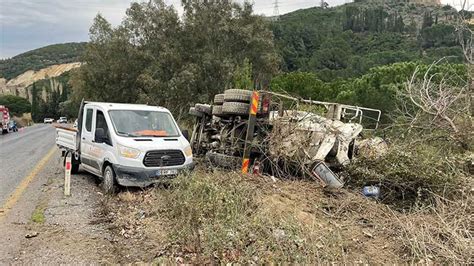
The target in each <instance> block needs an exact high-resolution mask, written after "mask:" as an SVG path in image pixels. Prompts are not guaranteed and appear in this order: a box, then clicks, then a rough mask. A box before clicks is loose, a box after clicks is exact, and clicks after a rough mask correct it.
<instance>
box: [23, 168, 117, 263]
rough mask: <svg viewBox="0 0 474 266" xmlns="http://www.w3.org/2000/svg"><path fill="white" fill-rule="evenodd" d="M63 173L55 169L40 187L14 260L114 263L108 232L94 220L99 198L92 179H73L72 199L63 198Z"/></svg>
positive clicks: (112, 243)
mask: <svg viewBox="0 0 474 266" xmlns="http://www.w3.org/2000/svg"><path fill="white" fill-rule="evenodd" d="M62 174H63V172H62V169H61V167H60V165H59V164H58V165H55V166H54V167H53V169H52V171H51V172H50V174H49V176H48V179H47V181H46V182H45V184H44V185H43V187H42V189H43V193H42V194H41V196H40V198H39V200H38V204H37V207H36V208H35V210H34V211H33V213H32V215H31V219H30V222H28V223H27V224H25V225H24V227H25V231H26V232H27V234H28V235H29V236H31V237H30V238H26V237H25V238H24V239H23V240H22V242H21V248H20V250H19V251H18V254H17V255H16V256H15V258H14V260H15V263H20V264H96V263H106V264H109V263H116V262H117V259H116V256H115V246H114V242H113V239H112V238H111V235H110V234H109V231H108V229H107V228H106V227H105V226H103V225H101V224H100V223H93V222H92V221H94V220H95V219H97V215H96V212H97V211H98V210H100V209H101V208H100V205H99V204H98V202H99V201H100V198H101V197H102V195H101V193H100V191H99V189H98V187H97V185H96V183H95V178H94V177H93V176H90V175H87V174H83V175H82V174H81V175H76V176H73V178H72V181H71V182H72V183H71V187H72V196H71V197H64V196H63V179H62V178H63V176H62Z"/></svg>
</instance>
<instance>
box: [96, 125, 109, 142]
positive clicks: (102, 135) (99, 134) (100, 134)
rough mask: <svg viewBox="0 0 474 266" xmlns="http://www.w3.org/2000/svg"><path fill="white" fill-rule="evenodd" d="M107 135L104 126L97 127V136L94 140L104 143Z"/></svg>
mask: <svg viewBox="0 0 474 266" xmlns="http://www.w3.org/2000/svg"><path fill="white" fill-rule="evenodd" d="M106 139H107V137H106V136H105V130H104V129H103V128H96V129H95V136H94V140H95V142H97V143H104V142H105V141H106Z"/></svg>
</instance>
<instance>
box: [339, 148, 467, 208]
mask: <svg viewBox="0 0 474 266" xmlns="http://www.w3.org/2000/svg"><path fill="white" fill-rule="evenodd" d="M447 147H448V146H444V147H443V146H441V145H440V146H438V145H429V144H428V143H426V141H420V142H418V143H417V142H411V143H407V144H404V143H402V142H401V141H399V142H398V143H396V144H392V145H391V147H390V148H389V151H388V153H387V154H385V155H383V156H380V157H378V158H364V157H361V158H358V159H357V160H355V161H354V163H353V164H351V165H350V166H349V167H348V168H347V169H346V170H345V172H344V173H343V175H344V176H345V177H346V180H347V183H348V184H349V185H350V186H355V187H359V188H360V187H362V186H364V185H379V186H380V187H381V192H382V195H381V200H382V202H384V203H389V204H394V205H398V206H399V207H411V206H413V204H415V203H429V202H430V201H431V200H432V199H433V198H432V196H433V195H434V194H437V195H443V196H446V197H448V198H454V197H456V196H457V195H458V193H460V191H461V190H462V187H463V185H466V184H468V182H466V180H467V178H466V177H467V173H466V172H465V171H464V169H463V166H464V165H463V162H464V161H463V160H464V159H463V157H464V155H463V154H460V153H457V152H455V151H450V150H449V149H448V148H447Z"/></svg>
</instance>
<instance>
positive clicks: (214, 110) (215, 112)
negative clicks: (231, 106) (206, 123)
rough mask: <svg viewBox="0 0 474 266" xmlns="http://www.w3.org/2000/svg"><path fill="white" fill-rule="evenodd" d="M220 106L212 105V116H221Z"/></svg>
mask: <svg viewBox="0 0 474 266" xmlns="http://www.w3.org/2000/svg"><path fill="white" fill-rule="evenodd" d="M222 114H223V113H222V105H214V106H212V115H215V116H222Z"/></svg>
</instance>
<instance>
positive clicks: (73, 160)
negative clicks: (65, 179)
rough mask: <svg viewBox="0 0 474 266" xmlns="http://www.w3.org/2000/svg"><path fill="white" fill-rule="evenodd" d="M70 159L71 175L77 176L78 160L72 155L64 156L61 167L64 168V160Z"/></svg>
mask: <svg viewBox="0 0 474 266" xmlns="http://www.w3.org/2000/svg"><path fill="white" fill-rule="evenodd" d="M67 157H71V175H77V173H79V165H80V164H81V163H80V161H79V160H77V159H76V156H74V153H71V152H67V153H66V156H64V162H63V166H64V167H66V158H67Z"/></svg>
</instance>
